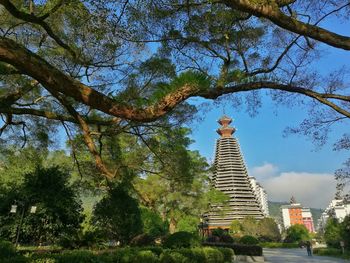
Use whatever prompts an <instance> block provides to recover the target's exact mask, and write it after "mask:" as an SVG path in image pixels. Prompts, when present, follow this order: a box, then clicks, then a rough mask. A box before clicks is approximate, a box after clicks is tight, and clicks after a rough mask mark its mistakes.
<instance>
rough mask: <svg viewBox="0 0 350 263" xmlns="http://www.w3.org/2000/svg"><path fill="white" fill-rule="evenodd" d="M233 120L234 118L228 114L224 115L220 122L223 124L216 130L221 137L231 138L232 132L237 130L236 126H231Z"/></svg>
mask: <svg viewBox="0 0 350 263" xmlns="http://www.w3.org/2000/svg"><path fill="white" fill-rule="evenodd" d="M231 122H232V119H231V118H230V117H228V116H226V115H224V116H222V117H221V118H220V119H219V120H218V123H219V124H220V125H221V127H220V128H219V129H217V130H216V132H217V133H218V134H219V135H220V136H221V138H231V137H232V134H233V133H234V132H235V131H236V129H235V128H234V127H231V126H229V125H230V123H231Z"/></svg>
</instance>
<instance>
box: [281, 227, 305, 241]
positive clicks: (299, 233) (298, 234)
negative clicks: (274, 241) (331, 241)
mask: <svg viewBox="0 0 350 263" xmlns="http://www.w3.org/2000/svg"><path fill="white" fill-rule="evenodd" d="M309 239H310V235H309V231H308V230H307V228H306V227H305V226H304V225H301V224H295V225H292V226H290V227H289V228H288V229H287V235H286V238H285V241H286V242H290V243H292V242H300V241H307V240H309Z"/></svg>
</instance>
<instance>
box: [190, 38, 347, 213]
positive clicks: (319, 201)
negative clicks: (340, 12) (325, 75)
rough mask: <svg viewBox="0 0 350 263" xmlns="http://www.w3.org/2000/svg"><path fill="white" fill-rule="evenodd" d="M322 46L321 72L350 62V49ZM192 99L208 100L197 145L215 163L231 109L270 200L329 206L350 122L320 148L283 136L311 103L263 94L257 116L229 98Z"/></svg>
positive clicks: (249, 161) (196, 125) (196, 134)
mask: <svg viewBox="0 0 350 263" xmlns="http://www.w3.org/2000/svg"><path fill="white" fill-rule="evenodd" d="M348 35H350V34H348ZM322 48H323V49H324V50H325V51H326V52H325V53H324V55H323V56H322V59H321V60H320V61H318V62H317V64H316V69H317V70H319V71H320V72H327V70H329V69H336V68H337V67H339V66H342V65H347V63H348V61H350V52H346V51H342V50H335V49H331V48H328V47H327V46H323V47H322ZM192 103H194V104H196V105H199V104H201V103H206V104H207V106H203V107H202V110H201V111H200V113H199V115H201V116H205V117H204V118H203V119H202V120H200V121H195V122H194V123H193V125H192V129H193V133H192V135H191V136H192V139H193V140H194V141H195V142H194V143H193V144H192V145H191V149H192V150H198V151H199V152H200V153H201V154H202V155H203V156H205V157H206V158H207V159H208V161H209V162H211V161H213V158H214V147H215V141H216V139H218V138H219V136H218V134H217V133H216V129H217V128H218V127H219V124H218V123H217V120H218V119H219V118H220V116H222V115H223V113H224V112H225V114H226V115H228V116H230V117H231V118H233V119H234V121H233V122H232V124H231V125H232V126H234V127H235V128H236V129H237V131H236V132H235V134H234V135H235V137H236V138H238V140H239V142H240V146H241V151H242V153H243V156H244V159H245V162H246V165H247V168H248V171H249V174H250V175H251V176H255V177H256V178H257V180H258V181H259V182H260V183H261V184H262V185H263V187H264V188H265V190H266V191H267V194H268V199H269V200H271V201H289V200H290V197H291V196H292V195H293V196H295V198H296V200H297V201H298V202H301V203H302V205H304V206H308V207H315V208H325V207H326V206H327V205H328V204H329V202H330V201H331V199H332V198H333V197H334V194H335V185H336V182H335V180H334V176H333V174H334V171H335V170H336V169H339V168H341V167H342V164H343V163H344V162H345V160H346V159H347V158H349V157H350V156H349V154H348V153H347V152H345V151H342V152H338V151H334V150H333V144H334V142H335V141H336V139H337V138H339V137H340V136H341V135H342V134H344V133H348V132H349V131H350V125H349V124H350V123H349V122H347V123H343V124H342V125H336V126H334V128H333V131H332V132H331V133H330V138H329V140H328V141H327V143H326V144H325V145H324V146H323V147H317V146H316V145H315V144H313V143H312V141H311V139H310V138H307V137H305V136H303V135H289V136H283V131H284V130H285V129H286V127H288V126H291V127H295V126H298V124H299V123H300V122H301V121H302V120H303V119H305V118H306V117H307V114H308V112H307V111H306V109H305V108H301V107H297V106H294V107H292V108H287V107H285V106H279V107H276V106H275V104H274V103H273V102H272V101H271V99H270V98H268V96H263V105H262V107H261V109H260V111H259V114H258V115H257V116H255V117H254V118H252V117H250V116H249V115H248V113H246V112H245V111H244V110H240V111H237V110H234V109H233V108H232V107H230V106H229V103H226V105H225V106H221V105H217V104H216V105H214V104H213V103H212V102H210V101H205V100H202V99H196V100H193V101H192ZM200 108H201V107H200Z"/></svg>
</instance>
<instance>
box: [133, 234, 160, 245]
mask: <svg viewBox="0 0 350 263" xmlns="http://www.w3.org/2000/svg"><path fill="white" fill-rule="evenodd" d="M154 244H155V242H154V238H153V237H151V236H150V235H148V234H141V235H138V236H136V237H134V238H133V239H132V240H131V242H130V245H131V246H135V247H144V246H154Z"/></svg>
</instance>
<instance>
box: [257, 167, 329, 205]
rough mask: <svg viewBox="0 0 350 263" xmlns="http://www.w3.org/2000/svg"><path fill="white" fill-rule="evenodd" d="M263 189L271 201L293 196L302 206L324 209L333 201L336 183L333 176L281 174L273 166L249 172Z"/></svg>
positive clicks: (322, 174) (286, 199) (325, 174)
mask: <svg viewBox="0 0 350 263" xmlns="http://www.w3.org/2000/svg"><path fill="white" fill-rule="evenodd" d="M251 175H253V176H255V177H256V179H257V180H258V181H260V182H261V184H262V185H263V187H264V188H265V190H266V192H267V195H268V199H269V200H271V201H289V200H290V197H291V196H292V195H293V196H294V197H295V198H296V200H297V201H298V202H299V203H301V204H302V205H304V206H307V207H315V208H325V207H326V206H327V205H328V204H329V202H330V201H331V200H332V199H333V197H334V193H335V187H336V181H335V179H334V175H333V174H329V173H308V172H281V173H278V167H276V166H274V165H273V164H268V163H266V164H264V165H262V166H260V167H255V168H253V169H252V170H251Z"/></svg>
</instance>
